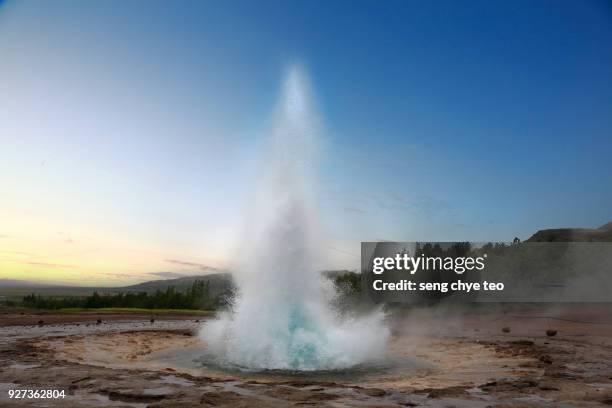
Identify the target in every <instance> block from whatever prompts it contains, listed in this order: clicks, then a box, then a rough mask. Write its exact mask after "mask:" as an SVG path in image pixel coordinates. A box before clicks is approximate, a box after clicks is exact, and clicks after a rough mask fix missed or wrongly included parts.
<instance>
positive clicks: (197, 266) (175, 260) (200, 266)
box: [165, 259, 210, 271]
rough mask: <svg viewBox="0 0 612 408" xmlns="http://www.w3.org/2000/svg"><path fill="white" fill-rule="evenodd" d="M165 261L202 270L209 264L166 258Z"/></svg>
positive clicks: (207, 267)
mask: <svg viewBox="0 0 612 408" xmlns="http://www.w3.org/2000/svg"><path fill="white" fill-rule="evenodd" d="M165 262H168V263H170V264H173V265H179V266H187V267H189V268H198V269H200V270H203V271H204V270H206V269H210V267H209V266H207V265H204V264H201V263H197V262H188V261H181V260H179V259H166V260H165Z"/></svg>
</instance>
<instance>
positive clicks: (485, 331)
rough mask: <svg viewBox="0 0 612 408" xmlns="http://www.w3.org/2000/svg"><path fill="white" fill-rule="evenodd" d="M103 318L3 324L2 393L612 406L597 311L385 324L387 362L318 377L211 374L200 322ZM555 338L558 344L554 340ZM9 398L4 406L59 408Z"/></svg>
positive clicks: (225, 402)
mask: <svg viewBox="0 0 612 408" xmlns="http://www.w3.org/2000/svg"><path fill="white" fill-rule="evenodd" d="M39 318H40V317H37V316H33V317H32V319H30V320H31V321H33V322H36V321H37V319H39ZM66 318H70V319H72V320H71V321H70V322H64V321H65V319H66ZM97 318H98V317H97V316H95V317H92V316H91V315H84V316H81V317H80V320H77V321H75V320H74V319H79V316H74V315H72V316H61V315H59V316H57V317H54V316H50V315H47V316H45V320H46V321H52V322H53V323H52V324H46V325H44V326H37V325H32V324H30V325H27V324H19V322H20V321H22V320H27V316H25V317H24V316H15V317H14V318H13V319H6V318H3V317H2V316H0V367H1V368H0V390H2V389H9V388H11V387H12V388H15V387H21V388H23V387H39V386H44V387H47V388H54V389H65V390H66V391H67V392H68V398H69V399H67V400H66V401H63V402H61V404H64V406H71V407H98V406H105V407H106V406H121V407H125V406H129V407H145V406H151V407H154V406H156V404H160V406H163V405H164V404H166V405H171V406H175V405H180V404H185V406H193V405H198V404H201V405H203V406H227V407H230V406H255V405H256V406H265V407H285V406H293V405H295V406H298V405H299V406H303V405H304V404H308V405H315V406H329V407H338V406H381V405H383V406H390V407H401V406H421V407H447V406H455V407H482V408H484V407H487V406H497V405H499V404H501V403H505V404H507V406H517V407H518V406H529V407H559V406H577V407H591V406H593V407H596V406H602V405H604V404H607V403H608V402H606V401H612V400H611V398H612V378H610V373H611V372H612V320H610V319H611V317H610V312H609V310H608V308H605V307H599V308H598V306H597V305H593V306H589V308H586V309H584V308H577V307H576V306H572V307H571V308H569V309H568V310H564V311H560V310H556V311H550V310H545V309H544V310H543V309H534V310H519V311H504V310H499V311H495V310H485V311H482V310H480V311H471V312H470V313H469V314H462V313H457V311H452V310H451V311H449V310H440V311H439V312H435V311H433V310H431V309H430V308H426V309H423V310H420V311H419V310H414V311H402V312H401V313H394V314H392V315H388V316H387V322H386V324H387V327H389V329H390V330H391V335H390V338H389V342H388V347H387V348H386V351H385V357H384V359H383V360H368V361H367V362H365V363H363V364H359V365H355V366H353V367H352V368H347V369H334V370H316V371H300V370H298V371H296V370H260V371H257V372H253V371H249V370H245V369H244V368H240V369H236V368H232V367H229V366H218V365H216V364H214V363H212V364H211V361H210V360H208V358H207V357H206V354H207V350H208V345H207V344H206V343H205V342H204V341H203V340H202V338H201V337H200V336H198V335H197V334H198V333H199V331H200V330H202V322H201V321H200V322H198V321H196V318H191V319H189V318H188V317H184V316H183V317H176V318H173V319H172V320H168V319H164V318H163V317H161V316H158V317H157V318H156V320H155V323H154V324H151V323H150V322H149V319H148V317H147V318H144V317H143V318H137V319H132V320H130V318H129V317H126V316H122V317H121V318H117V319H114V320H110V319H109V318H108V317H102V318H103V320H104V322H103V323H102V324H100V325H96V324H95V321H96V319H97ZM62 319H63V320H64V321H62ZM197 319H201V317H199V318H197ZM8 320H12V321H11V322H8V324H10V325H9V326H5V327H1V326H2V325H5V324H7V321H8ZM78 321H80V323H78ZM86 321H87V323H85V322H86ZM92 322H93V323H92ZM77 324H78V326H77ZM204 327H205V326H204ZM503 328H510V329H511V330H510V332H504V331H503V330H502V329H503ZM550 328H554V329H556V330H558V333H557V334H556V336H554V337H549V336H547V335H546V330H547V329H550ZM0 394H1V395H0V405H2V406H41V407H42V406H49V401H17V402H15V401H6V400H5V399H4V398H5V396H6V395H5V393H0ZM201 401H204V402H201ZM508 404H509V405H508ZM51 406H53V405H51Z"/></svg>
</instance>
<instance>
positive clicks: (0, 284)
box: [0, 279, 58, 288]
mask: <svg viewBox="0 0 612 408" xmlns="http://www.w3.org/2000/svg"><path fill="white" fill-rule="evenodd" d="M57 286H58V285H51V284H47V283H39V282H30V281H26V280H19V279H0V288H52V287H57Z"/></svg>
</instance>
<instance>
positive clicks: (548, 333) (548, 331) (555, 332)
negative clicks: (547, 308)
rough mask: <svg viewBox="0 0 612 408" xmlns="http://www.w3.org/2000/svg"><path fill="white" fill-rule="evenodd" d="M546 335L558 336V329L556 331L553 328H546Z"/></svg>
mask: <svg viewBox="0 0 612 408" xmlns="http://www.w3.org/2000/svg"><path fill="white" fill-rule="evenodd" d="M546 335H547V336H548V337H553V336H556V335H557V331H556V330H551V329H548V330H546Z"/></svg>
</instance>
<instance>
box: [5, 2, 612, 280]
mask: <svg viewBox="0 0 612 408" xmlns="http://www.w3.org/2000/svg"><path fill="white" fill-rule="evenodd" d="M293 61H299V62H300V63H301V64H303V65H304V66H305V67H306V68H307V70H308V73H309V76H310V80H311V82H312V84H313V87H314V94H315V96H316V104H317V107H318V110H319V113H320V116H321V118H322V121H323V123H324V129H325V139H326V143H325V146H324V160H323V162H322V167H321V169H320V181H319V186H320V196H319V200H318V202H319V204H320V209H321V217H322V219H323V224H324V226H325V228H326V230H327V233H328V235H329V237H330V240H331V242H332V244H331V245H330V248H329V251H330V253H331V258H333V262H332V263H333V266H336V267H341V266H347V267H354V266H355V265H356V262H358V257H357V256H356V255H357V253H358V251H359V242H360V241H362V240H377V239H392V240H510V239H512V238H513V237H514V236H518V237H521V238H527V237H529V236H530V235H531V234H532V233H533V232H535V231H536V230H537V229H541V228H551V227H562V226H584V227H596V226H598V225H601V224H603V223H605V222H608V221H610V220H612V211H611V209H612V168H611V166H612V165H611V164H610V157H611V154H612V80H611V78H612V8H611V7H610V5H609V3H606V2H603V1H601V2H600V1H583V2H578V1H558V2H548V1H513V2H501V1H462V2H459V1H436V2H431V1H385V2H374V1H291V2H272V1H257V2H253V1H198V2H188V1H182V2H161V1H147V2H145V1H134V0H128V1H92V2H80V1H55V2H53V3H50V2H49V3H48V2H35V1H20V2H12V1H5V2H3V3H2V4H1V5H0V74H1V75H0V141H1V143H2V144H1V149H0V177H1V182H0V196H1V197H2V200H0V221H2V222H0V236H1V238H0V248H2V247H3V248H7V249H5V250H4V254H2V253H0V278H1V277H3V275H4V277H11V278H23V277H26V276H31V275H34V276H37V277H39V278H40V279H43V280H44V279H47V280H54V281H55V280H61V281H64V282H75V281H81V280H82V279H83V276H87V277H88V278H87V279H88V282H89V281H90V282H92V283H100V282H111V283H112V282H127V281H136V280H143V277H145V276H147V274H149V273H159V272H173V273H187V272H194V273H195V272H196V271H199V270H200V269H201V266H202V265H210V266H218V267H223V266H225V265H227V263H228V259H229V258H230V257H231V256H232V249H231V248H232V245H233V243H234V242H235V240H236V234H237V230H239V224H240V214H241V213H242V212H243V208H244V201H245V200H246V198H247V194H246V192H247V190H248V187H249V186H250V185H252V184H253V183H254V180H253V178H252V176H251V175H252V174H253V169H254V168H256V167H257V163H258V159H259V158H260V157H261V150H262V146H263V143H264V140H265V137H266V132H267V130H268V129H269V128H270V121H271V113H272V111H273V109H274V104H275V101H276V99H277V97H278V92H279V88H280V86H281V82H282V75H283V72H284V71H285V70H286V67H287V65H288V64H290V63H292V62H293ZM109 260H112V261H109ZM170 261H178V262H179V263H177V262H170ZM2 262H3V263H2ZM180 262H182V263H180ZM41 264H42V265H41ZM190 264H191V266H190ZM43 265H46V266H43ZM45 268H47V269H45ZM190 268H191V269H190Z"/></svg>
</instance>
